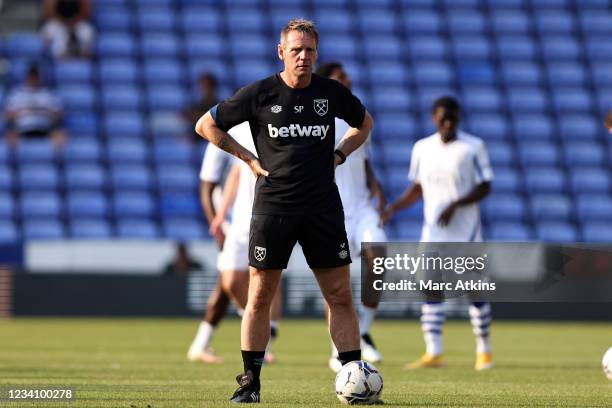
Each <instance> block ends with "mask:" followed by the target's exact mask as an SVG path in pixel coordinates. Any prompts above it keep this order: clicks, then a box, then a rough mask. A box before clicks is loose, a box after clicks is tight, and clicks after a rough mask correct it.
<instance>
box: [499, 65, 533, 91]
mask: <svg viewBox="0 0 612 408" xmlns="http://www.w3.org/2000/svg"><path fill="white" fill-rule="evenodd" d="M501 75H502V78H503V80H504V82H505V84H506V86H507V87H509V88H515V87H519V86H538V85H539V84H540V83H541V82H542V72H541V71H540V68H539V67H538V66H537V65H536V64H535V63H533V62H507V63H504V64H503V65H502V66H501Z"/></svg>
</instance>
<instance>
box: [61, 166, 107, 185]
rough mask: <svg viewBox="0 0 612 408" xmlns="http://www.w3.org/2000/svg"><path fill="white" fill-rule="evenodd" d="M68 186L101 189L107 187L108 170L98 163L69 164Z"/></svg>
mask: <svg viewBox="0 0 612 408" xmlns="http://www.w3.org/2000/svg"><path fill="white" fill-rule="evenodd" d="M65 172H66V188H68V189H70V190H88V189H93V190H101V189H103V188H105V187H106V172H105V171H104V169H103V168H102V167H101V166H99V165H96V164H68V166H67V167H66V169H65Z"/></svg>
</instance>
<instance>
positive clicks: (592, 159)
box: [563, 141, 605, 167]
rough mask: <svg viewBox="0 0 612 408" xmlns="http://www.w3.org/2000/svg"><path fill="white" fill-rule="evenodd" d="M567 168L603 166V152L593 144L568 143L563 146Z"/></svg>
mask: <svg viewBox="0 0 612 408" xmlns="http://www.w3.org/2000/svg"><path fill="white" fill-rule="evenodd" d="M563 150H564V152H563V153H564V154H565V163H566V165H567V166H570V167H571V166H589V165H591V166H598V165H603V164H604V160H605V158H604V150H603V149H602V147H601V146H600V145H599V144H598V143H594V142H585V141H580V142H568V143H566V144H565V145H564V146H563Z"/></svg>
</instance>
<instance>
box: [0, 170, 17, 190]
mask: <svg viewBox="0 0 612 408" xmlns="http://www.w3.org/2000/svg"><path fill="white" fill-rule="evenodd" d="M13 186H14V182H13V170H11V168H10V167H8V166H6V165H4V164H0V191H10V190H12V189H13Z"/></svg>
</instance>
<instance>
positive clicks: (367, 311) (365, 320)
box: [359, 305, 376, 336]
mask: <svg viewBox="0 0 612 408" xmlns="http://www.w3.org/2000/svg"><path fill="white" fill-rule="evenodd" d="M375 316H376V308H373V307H367V306H364V305H361V310H360V316H359V335H360V336H363V335H364V334H366V333H369V332H370V326H372V322H373V321H374V317H375Z"/></svg>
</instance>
